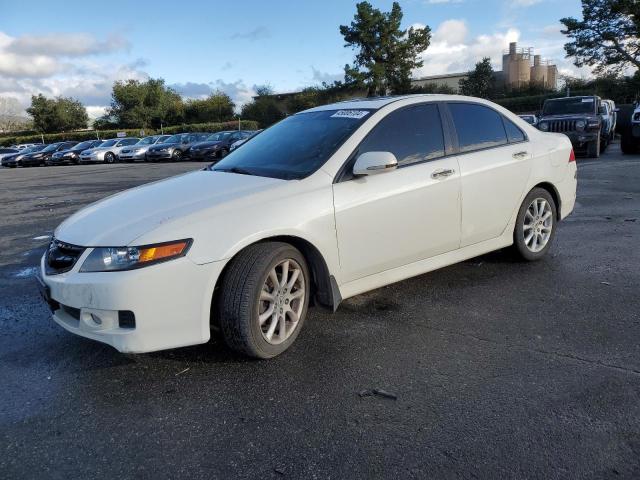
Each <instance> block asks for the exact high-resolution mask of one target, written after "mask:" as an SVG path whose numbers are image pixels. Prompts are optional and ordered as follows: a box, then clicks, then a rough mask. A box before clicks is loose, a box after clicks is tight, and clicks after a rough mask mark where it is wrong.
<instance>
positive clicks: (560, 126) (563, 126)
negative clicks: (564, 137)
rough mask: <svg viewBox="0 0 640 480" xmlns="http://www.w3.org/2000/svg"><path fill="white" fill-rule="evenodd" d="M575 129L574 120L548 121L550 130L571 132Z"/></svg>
mask: <svg viewBox="0 0 640 480" xmlns="http://www.w3.org/2000/svg"><path fill="white" fill-rule="evenodd" d="M575 130H576V121H575V120H552V121H550V122H549V131H550V132H558V133H563V132H573V131H575Z"/></svg>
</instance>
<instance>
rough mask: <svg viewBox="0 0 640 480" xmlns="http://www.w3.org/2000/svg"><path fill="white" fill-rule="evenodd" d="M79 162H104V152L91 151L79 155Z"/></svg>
mask: <svg viewBox="0 0 640 480" xmlns="http://www.w3.org/2000/svg"><path fill="white" fill-rule="evenodd" d="M80 162H81V163H94V162H104V153H92V154H91V155H80Z"/></svg>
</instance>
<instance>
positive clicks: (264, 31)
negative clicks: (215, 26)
mask: <svg viewBox="0 0 640 480" xmlns="http://www.w3.org/2000/svg"><path fill="white" fill-rule="evenodd" d="M270 37H271V31H270V30H269V29H268V28H267V27H265V26H263V25H261V26H259V27H256V28H254V29H253V30H250V31H248V32H238V33H234V34H233V35H231V37H230V38H231V40H249V41H250V42H255V41H257V40H263V39H265V38H270Z"/></svg>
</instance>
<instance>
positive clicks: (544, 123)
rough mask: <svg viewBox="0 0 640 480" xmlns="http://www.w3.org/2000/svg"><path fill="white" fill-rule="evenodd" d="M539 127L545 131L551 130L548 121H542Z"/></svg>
mask: <svg viewBox="0 0 640 480" xmlns="http://www.w3.org/2000/svg"><path fill="white" fill-rule="evenodd" d="M538 128H539V129H540V130H542V131H543V132H546V131H547V130H549V124H548V123H547V122H540V123H539V124H538Z"/></svg>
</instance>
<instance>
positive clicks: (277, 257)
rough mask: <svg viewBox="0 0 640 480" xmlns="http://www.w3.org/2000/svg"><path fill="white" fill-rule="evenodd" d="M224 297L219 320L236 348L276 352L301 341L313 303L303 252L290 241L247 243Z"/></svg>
mask: <svg viewBox="0 0 640 480" xmlns="http://www.w3.org/2000/svg"><path fill="white" fill-rule="evenodd" d="M222 282H223V283H222V289H221V292H220V296H219V298H218V304H217V305H218V308H217V309H216V311H217V314H218V317H219V318H218V321H219V324H220V329H221V331H222V334H223V337H224V339H225V342H226V343H227V345H229V347H231V348H232V349H233V350H236V351H238V352H240V353H243V354H245V355H248V356H251V357H255V358H263V359H264V358H272V357H275V356H276V355H279V354H281V353H282V352H284V351H285V350H286V349H287V348H289V347H290V346H291V344H292V343H293V342H294V341H295V339H296V337H297V336H298V334H299V333H300V329H301V328H302V325H303V324H304V320H305V317H306V314H307V308H308V305H309V289H310V277H309V270H308V268H307V263H306V261H305V259H304V257H303V256H302V254H301V253H300V252H299V251H298V250H297V249H296V248H294V247H292V246H291V245H289V244H286V243H280V242H265V243H258V244H255V245H251V246H249V247H247V248H246V249H245V250H244V251H242V252H241V253H239V254H238V255H237V256H236V257H235V258H234V259H233V260H231V264H230V265H229V267H228V269H227V271H226V273H225V275H224V278H223V279H222Z"/></svg>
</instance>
